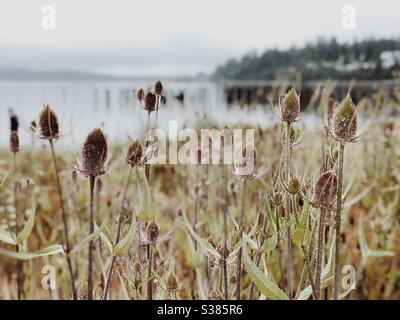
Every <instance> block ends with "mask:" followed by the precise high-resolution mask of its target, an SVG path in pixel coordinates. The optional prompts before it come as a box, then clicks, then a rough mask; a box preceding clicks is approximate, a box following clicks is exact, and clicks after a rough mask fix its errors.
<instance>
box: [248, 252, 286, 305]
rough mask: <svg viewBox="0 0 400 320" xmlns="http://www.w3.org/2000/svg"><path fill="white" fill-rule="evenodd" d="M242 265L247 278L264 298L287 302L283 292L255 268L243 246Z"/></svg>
mask: <svg viewBox="0 0 400 320" xmlns="http://www.w3.org/2000/svg"><path fill="white" fill-rule="evenodd" d="M243 263H244V268H245V270H246V272H247V273H248V275H249V277H250V278H251V280H252V281H253V282H254V284H255V285H256V287H257V288H258V290H260V292H261V293H262V294H263V295H264V296H266V297H267V298H269V299H273V300H289V298H288V296H287V295H286V294H285V292H283V291H282V289H281V288H279V287H278V285H277V284H276V283H274V282H273V281H271V280H270V279H268V278H267V277H266V276H265V274H264V273H263V272H262V271H261V270H260V269H259V268H257V266H256V265H255V263H254V262H253V261H252V260H251V258H250V256H249V254H248V253H247V248H246V246H243Z"/></svg>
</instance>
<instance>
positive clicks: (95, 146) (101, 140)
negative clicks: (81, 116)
mask: <svg viewBox="0 0 400 320" xmlns="http://www.w3.org/2000/svg"><path fill="white" fill-rule="evenodd" d="M107 151H108V147H107V140H106V137H105V136H104V133H103V131H101V129H94V130H93V131H92V132H90V133H89V135H88V136H87V138H86V141H85V144H84V145H83V148H82V168H81V170H80V171H81V172H82V173H83V174H84V175H86V176H93V177H97V176H100V175H102V174H104V173H105V171H106V169H105V164H106V161H107Z"/></svg>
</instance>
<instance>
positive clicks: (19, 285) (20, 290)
mask: <svg viewBox="0 0 400 320" xmlns="http://www.w3.org/2000/svg"><path fill="white" fill-rule="evenodd" d="M13 165H14V168H13V170H14V178H15V179H17V154H16V153H14V163H13ZM14 207H15V229H16V235H18V233H19V230H20V227H19V222H20V216H19V207H18V183H17V181H16V180H15V181H14ZM15 251H16V252H17V253H18V252H19V245H18V244H17V245H16V247H15ZM23 268H24V266H23V262H22V260H19V259H18V260H17V292H18V300H21V299H22V296H23V287H24V283H23V281H24V280H23V279H24V277H23Z"/></svg>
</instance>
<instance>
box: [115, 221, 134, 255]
mask: <svg viewBox="0 0 400 320" xmlns="http://www.w3.org/2000/svg"><path fill="white" fill-rule="evenodd" d="M135 236H136V217H135V216H133V217H132V222H131V225H130V226H129V230H128V232H127V233H126V235H125V236H124V237H123V238H122V240H120V241H119V242H118V243H117V244H116V246H115V254H116V255H117V256H119V257H122V256H124V255H125V254H126V253H127V252H128V250H129V247H130V246H131V244H132V242H133V240H134V239H135Z"/></svg>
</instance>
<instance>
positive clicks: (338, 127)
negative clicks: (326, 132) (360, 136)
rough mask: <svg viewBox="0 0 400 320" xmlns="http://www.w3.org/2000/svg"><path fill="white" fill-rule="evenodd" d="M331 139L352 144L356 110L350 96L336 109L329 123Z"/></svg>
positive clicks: (355, 124) (355, 129)
mask: <svg viewBox="0 0 400 320" xmlns="http://www.w3.org/2000/svg"><path fill="white" fill-rule="evenodd" d="M331 132H332V135H333V138H335V139H336V140H339V141H342V142H352V141H354V140H355V139H356V134H357V110H356V106H355V105H354V103H353V100H352V99H351V97H350V94H348V95H347V96H346V98H344V100H343V101H342V102H341V103H340V104H339V105H338V106H337V107H336V109H335V112H334V114H333V118H332V123H331Z"/></svg>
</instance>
